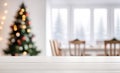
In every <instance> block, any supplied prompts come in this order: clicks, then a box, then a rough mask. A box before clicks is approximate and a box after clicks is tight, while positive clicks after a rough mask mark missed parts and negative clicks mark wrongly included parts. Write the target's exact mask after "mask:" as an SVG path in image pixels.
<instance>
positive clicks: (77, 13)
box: [73, 8, 90, 41]
mask: <svg viewBox="0 0 120 73" xmlns="http://www.w3.org/2000/svg"><path fill="white" fill-rule="evenodd" d="M73 15H74V18H73V20H74V25H73V27H74V30H73V34H74V35H73V36H74V38H77V39H81V40H86V41H89V40H90V9H79V8H77V9H76V8H75V9H74V14H73Z"/></svg>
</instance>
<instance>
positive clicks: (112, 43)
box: [104, 39, 120, 56]
mask: <svg viewBox="0 0 120 73" xmlns="http://www.w3.org/2000/svg"><path fill="white" fill-rule="evenodd" d="M104 46H105V49H104V52H105V56H120V41H119V40H115V39H114V40H105V41H104Z"/></svg>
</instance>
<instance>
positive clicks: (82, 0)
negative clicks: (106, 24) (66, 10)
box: [48, 0, 120, 4]
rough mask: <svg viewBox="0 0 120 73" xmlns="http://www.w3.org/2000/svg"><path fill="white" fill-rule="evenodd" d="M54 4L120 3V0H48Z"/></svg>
mask: <svg viewBox="0 0 120 73" xmlns="http://www.w3.org/2000/svg"><path fill="white" fill-rule="evenodd" d="M48 1H50V2H51V3H52V4H120V0H48Z"/></svg>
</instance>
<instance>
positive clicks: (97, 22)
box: [94, 9, 107, 40]
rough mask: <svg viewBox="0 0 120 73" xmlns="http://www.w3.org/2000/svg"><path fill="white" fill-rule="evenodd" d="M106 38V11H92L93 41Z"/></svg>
mask: <svg viewBox="0 0 120 73" xmlns="http://www.w3.org/2000/svg"><path fill="white" fill-rule="evenodd" d="M106 38H107V9H94V39H95V40H105V39H106Z"/></svg>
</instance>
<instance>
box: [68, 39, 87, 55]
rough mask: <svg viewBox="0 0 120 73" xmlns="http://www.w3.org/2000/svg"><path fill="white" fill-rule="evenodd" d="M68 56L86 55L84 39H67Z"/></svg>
mask: <svg viewBox="0 0 120 73" xmlns="http://www.w3.org/2000/svg"><path fill="white" fill-rule="evenodd" d="M69 53H70V56H88V54H85V41H81V40H78V39H75V40H72V41H69Z"/></svg>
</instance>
